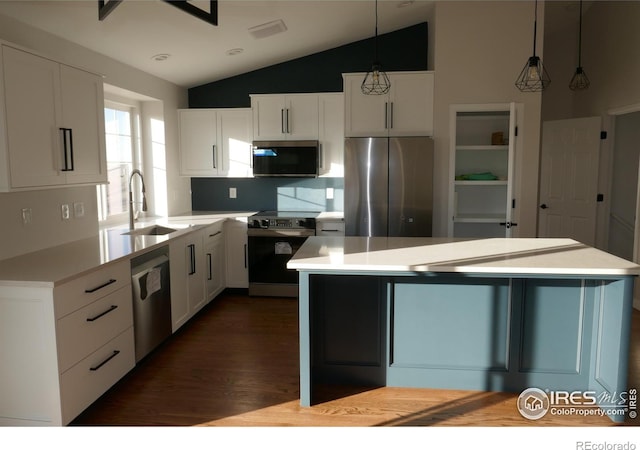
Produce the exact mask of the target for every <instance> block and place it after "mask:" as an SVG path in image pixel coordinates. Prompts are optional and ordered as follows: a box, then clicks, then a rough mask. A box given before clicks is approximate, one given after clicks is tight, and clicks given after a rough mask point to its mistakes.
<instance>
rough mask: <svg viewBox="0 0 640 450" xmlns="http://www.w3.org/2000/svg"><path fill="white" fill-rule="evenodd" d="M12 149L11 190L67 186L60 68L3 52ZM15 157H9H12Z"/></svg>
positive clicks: (8, 141)
mask: <svg viewBox="0 0 640 450" xmlns="http://www.w3.org/2000/svg"><path fill="white" fill-rule="evenodd" d="M2 66H3V69H4V70H3V72H4V102H5V105H4V107H5V113H6V135H7V136H6V145H7V149H8V152H10V157H9V158H8V159H9V163H10V171H9V174H6V175H7V176H9V177H10V183H3V184H4V185H5V186H7V185H9V186H10V187H11V188H24V187H35V186H55V185H61V184H63V183H64V182H65V176H64V172H61V169H63V165H62V160H63V155H62V148H61V132H60V130H59V127H60V125H59V120H58V117H59V114H60V112H61V109H62V99H61V97H60V67H59V64H58V63H56V62H54V61H50V60H48V59H45V58H41V57H38V56H35V55H32V54H30V53H26V52H23V51H20V50H16V49H14V48H11V47H6V46H3V47H2ZM7 156H9V155H7Z"/></svg>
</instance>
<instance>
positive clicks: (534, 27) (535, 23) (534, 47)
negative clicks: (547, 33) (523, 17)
mask: <svg viewBox="0 0 640 450" xmlns="http://www.w3.org/2000/svg"><path fill="white" fill-rule="evenodd" d="M537 28H538V0H536V1H535V3H534V10H533V56H536V31H537Z"/></svg>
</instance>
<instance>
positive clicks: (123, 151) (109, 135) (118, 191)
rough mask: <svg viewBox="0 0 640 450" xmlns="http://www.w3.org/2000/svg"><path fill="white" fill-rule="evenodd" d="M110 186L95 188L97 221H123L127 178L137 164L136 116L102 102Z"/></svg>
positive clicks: (130, 110)
mask: <svg viewBox="0 0 640 450" xmlns="http://www.w3.org/2000/svg"><path fill="white" fill-rule="evenodd" d="M105 103H106V106H105V110H104V116H105V137H106V144H107V171H108V180H109V184H107V185H101V186H98V188H97V189H98V218H99V220H100V221H113V222H116V221H118V222H119V221H124V220H126V217H127V214H128V211H129V176H130V175H131V171H132V170H133V169H134V168H135V167H138V165H139V157H138V155H139V150H138V147H139V146H138V139H137V134H138V133H137V129H138V126H137V121H138V114H137V112H136V109H135V108H134V107H131V106H127V105H120V104H115V103H111V102H105Z"/></svg>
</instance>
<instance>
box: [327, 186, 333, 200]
mask: <svg viewBox="0 0 640 450" xmlns="http://www.w3.org/2000/svg"><path fill="white" fill-rule="evenodd" d="M331 199H333V188H330V187H328V188H327V200H331Z"/></svg>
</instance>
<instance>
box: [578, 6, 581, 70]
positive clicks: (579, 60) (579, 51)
mask: <svg viewBox="0 0 640 450" xmlns="http://www.w3.org/2000/svg"><path fill="white" fill-rule="evenodd" d="M578 24H579V25H578V67H582V64H581V60H582V0H580V21H579V22H578Z"/></svg>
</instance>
